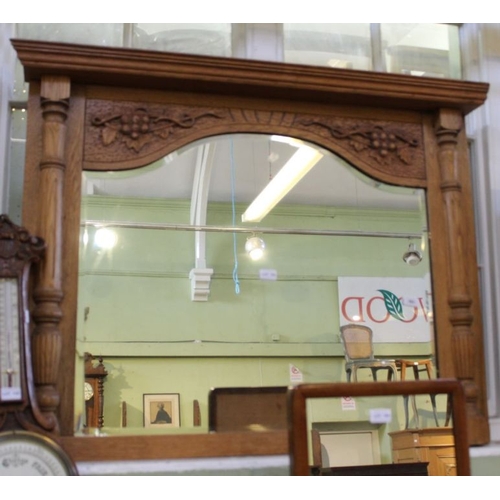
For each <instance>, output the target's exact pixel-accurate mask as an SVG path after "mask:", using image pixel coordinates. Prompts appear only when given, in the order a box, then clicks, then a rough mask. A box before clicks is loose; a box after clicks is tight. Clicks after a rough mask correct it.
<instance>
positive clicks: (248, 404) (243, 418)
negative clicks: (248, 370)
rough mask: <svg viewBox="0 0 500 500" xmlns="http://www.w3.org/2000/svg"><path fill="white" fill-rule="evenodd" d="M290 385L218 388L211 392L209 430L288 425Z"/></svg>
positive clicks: (234, 429) (219, 430) (255, 428)
mask: <svg viewBox="0 0 500 500" xmlns="http://www.w3.org/2000/svg"><path fill="white" fill-rule="evenodd" d="M286 398H287V387H217V388H213V389H211V390H210V392H209V395H208V428H209V430H210V431H215V432H227V431H266V430H280V429H282V430H285V429H286V428H287V422H288V419H287V399H286Z"/></svg>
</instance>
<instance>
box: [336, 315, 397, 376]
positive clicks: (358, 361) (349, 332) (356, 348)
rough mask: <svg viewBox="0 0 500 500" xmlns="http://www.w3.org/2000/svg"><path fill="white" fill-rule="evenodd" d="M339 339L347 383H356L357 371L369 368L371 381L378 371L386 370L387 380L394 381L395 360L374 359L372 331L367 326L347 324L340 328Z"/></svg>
mask: <svg viewBox="0 0 500 500" xmlns="http://www.w3.org/2000/svg"><path fill="white" fill-rule="evenodd" d="M340 339H341V341H342V346H343V347H344V355H345V371H346V375H347V381H348V382H350V381H351V378H352V380H353V381H354V382H357V381H358V375H357V373H358V370H359V369H360V368H369V369H370V370H371V372H372V376H373V380H374V381H376V380H377V371H378V370H382V369H383V370H388V374H387V380H396V377H397V368H396V360H394V359H382V358H375V357H374V354H373V331H372V329H371V328H369V327H368V326H363V325H356V324H352V323H351V324H348V325H344V326H341V327H340Z"/></svg>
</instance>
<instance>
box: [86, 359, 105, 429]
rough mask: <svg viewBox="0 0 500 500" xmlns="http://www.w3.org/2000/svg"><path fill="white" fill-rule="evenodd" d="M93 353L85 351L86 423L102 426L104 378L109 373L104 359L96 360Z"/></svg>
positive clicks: (97, 426)
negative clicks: (96, 361)
mask: <svg viewBox="0 0 500 500" xmlns="http://www.w3.org/2000/svg"><path fill="white" fill-rule="evenodd" d="M94 361H95V357H94V356H92V354H90V353H88V352H86V353H85V383H84V397H85V425H86V427H93V428H98V429H100V428H102V427H103V425H104V379H105V378H106V376H107V375H108V372H107V371H106V368H105V367H104V364H103V359H102V358H101V357H99V358H98V363H97V364H96V363H95V362H94Z"/></svg>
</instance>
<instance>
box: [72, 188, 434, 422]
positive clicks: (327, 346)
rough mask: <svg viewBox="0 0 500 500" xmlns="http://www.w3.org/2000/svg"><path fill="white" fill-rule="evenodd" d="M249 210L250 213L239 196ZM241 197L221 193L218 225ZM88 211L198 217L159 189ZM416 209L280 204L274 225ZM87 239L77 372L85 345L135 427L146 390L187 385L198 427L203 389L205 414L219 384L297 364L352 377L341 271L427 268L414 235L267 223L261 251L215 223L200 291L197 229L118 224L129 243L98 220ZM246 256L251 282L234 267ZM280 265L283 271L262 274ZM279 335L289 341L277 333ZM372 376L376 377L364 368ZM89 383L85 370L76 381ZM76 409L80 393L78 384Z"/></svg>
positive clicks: (186, 411) (212, 215)
mask: <svg viewBox="0 0 500 500" xmlns="http://www.w3.org/2000/svg"><path fill="white" fill-rule="evenodd" d="M237 210H238V214H241V212H242V211H243V207H242V206H238V207H237ZM231 217H232V214H231V207H230V206H229V205H228V204H222V203H218V204H213V205H210V207H209V215H208V221H207V223H209V224H213V225H230V222H231ZM82 219H84V220H118V221H120V220H121V221H138V222H139V221H140V222H169V223H173V224H180V223H187V222H188V220H189V203H187V202H186V201H183V200H180V201H172V200H170V201H165V200H159V199H132V200H131V199H128V198H112V197H101V196H91V197H85V198H84V201H83V207H82ZM421 221H422V218H421V214H420V213H418V212H409V211H408V212H397V213H395V212H390V211H383V210H370V211H361V210H346V209H335V208H333V207H326V208H325V207H306V208H301V209H300V211H299V210H298V209H297V208H296V207H287V206H284V207H278V208H277V209H275V210H274V211H273V213H272V214H270V215H269V216H268V217H266V220H265V222H266V227H274V228H284V227H288V228H289V227H293V228H303V229H331V230H337V229H344V230H347V229H348V230H370V231H399V232H405V233H406V232H419V231H420V230H421V228H422V222H421ZM87 230H88V242H87V243H86V244H85V243H84V242H83V231H82V245H81V254H80V255H81V268H80V285H79V299H78V303H79V307H78V332H77V337H78V344H77V348H78V359H77V364H78V366H79V370H80V373H79V377H82V375H81V373H82V370H83V354H84V352H90V353H91V354H93V355H94V356H103V357H104V363H105V366H106V369H107V370H108V373H109V375H108V377H107V379H106V384H105V391H106V392H105V426H106V427H109V428H116V429H119V428H120V426H121V404H122V402H126V403H127V408H128V425H129V427H132V428H136V429H137V430H138V431H139V429H141V428H142V426H143V415H142V411H143V410H142V404H143V403H142V398H143V394H147V393H179V394H180V395H181V423H182V427H186V428H189V427H191V426H192V418H193V417H192V415H193V411H192V407H193V401H194V400H198V401H199V403H200V407H201V412H202V424H203V426H206V425H207V419H208V409H207V397H208V391H209V389H210V388H211V387H228V386H272V385H289V384H290V376H289V365H290V364H293V365H295V366H297V367H298V368H299V369H300V370H301V371H302V373H303V377H304V381H305V382H329V381H339V380H345V374H344V363H343V361H344V358H343V351H342V348H341V345H340V343H339V337H338V331H339V321H340V320H339V310H338V287H337V278H338V276H400V277H417V276H420V277H421V276H423V275H424V274H425V273H426V272H427V271H428V258H427V255H425V256H424V261H423V262H422V263H421V265H419V266H417V267H416V268H415V267H410V266H407V265H406V264H404V262H403V261H402V258H401V256H402V253H403V251H404V250H405V249H406V248H407V245H408V241H407V240H405V239H390V238H360V237H338V236H336V237H332V236H310V235H308V236H304V235H282V234H266V235H265V236H264V238H265V240H266V244H267V252H266V256H265V258H264V259H263V260H262V261H259V263H255V262H251V261H250V260H249V259H248V258H247V256H246V255H245V253H244V250H243V249H244V243H245V240H246V237H247V235H245V234H237V235H236V254H235V253H234V248H235V246H234V240H233V234H232V233H207V265H208V266H209V267H212V268H213V269H214V274H213V279H212V283H211V291H210V297H209V300H208V301H207V302H193V301H191V299H190V286H191V285H190V281H189V277H188V276H189V272H190V271H191V269H192V268H193V266H194V262H195V257H194V248H195V247H194V240H195V233H194V232H189V231H165V230H151V229H117V233H118V244H117V246H116V247H115V248H114V249H113V250H111V251H106V250H96V249H95V248H94V247H93V245H92V241H93V232H94V231H95V228H93V227H91V228H88V229H87ZM235 263H237V264H238V277H239V282H240V293H239V294H238V293H236V291H235V283H234V281H233V270H234V267H235ZM261 268H265V269H275V270H276V271H277V274H278V279H277V280H276V281H263V280H260V279H259V269H261ZM273 338H274V339H278V340H273ZM430 352H431V347H430V346H429V345H428V344H425V343H419V344H404V343H402V344H377V345H376V354H377V355H385V356H398V357H402V356H412V355H413V356H428V355H429V353H430ZM366 377H368V378H369V372H368V371H367V373H366ZM77 383H78V384H80V381H79V380H78V381H77ZM76 406H77V412H81V410H82V408H83V401H82V396H81V394H79V393H78V394H77V405H76Z"/></svg>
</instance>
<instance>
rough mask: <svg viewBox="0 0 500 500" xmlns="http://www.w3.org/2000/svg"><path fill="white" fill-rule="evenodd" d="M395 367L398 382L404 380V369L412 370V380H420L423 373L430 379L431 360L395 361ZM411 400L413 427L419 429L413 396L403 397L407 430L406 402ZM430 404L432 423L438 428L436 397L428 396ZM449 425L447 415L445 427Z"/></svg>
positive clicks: (407, 414) (407, 413)
mask: <svg viewBox="0 0 500 500" xmlns="http://www.w3.org/2000/svg"><path fill="white" fill-rule="evenodd" d="M396 366H397V369H398V371H399V372H400V380H406V369H407V368H411V369H412V370H413V378H414V379H415V380H420V373H425V374H426V375H427V378H428V379H429V380H430V379H432V378H433V377H432V360H431V359H417V360H415V359H396ZM410 398H411V404H412V408H413V415H414V418H415V427H417V428H418V427H419V426H420V424H419V418H418V408H417V403H416V399H415V397H414V396H409V397H408V396H405V397H404V400H405V418H406V425H405V428H406V429H407V428H408V426H409V421H410V416H409V412H408V400H409V399H410ZM430 398H431V402H432V412H433V414H434V421H435V422H436V426H437V427H439V420H438V416H437V408H436V396H435V395H434V394H430ZM448 423H449V418H448V415H447V418H446V422H445V424H444V425H445V426H447V425H448Z"/></svg>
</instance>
